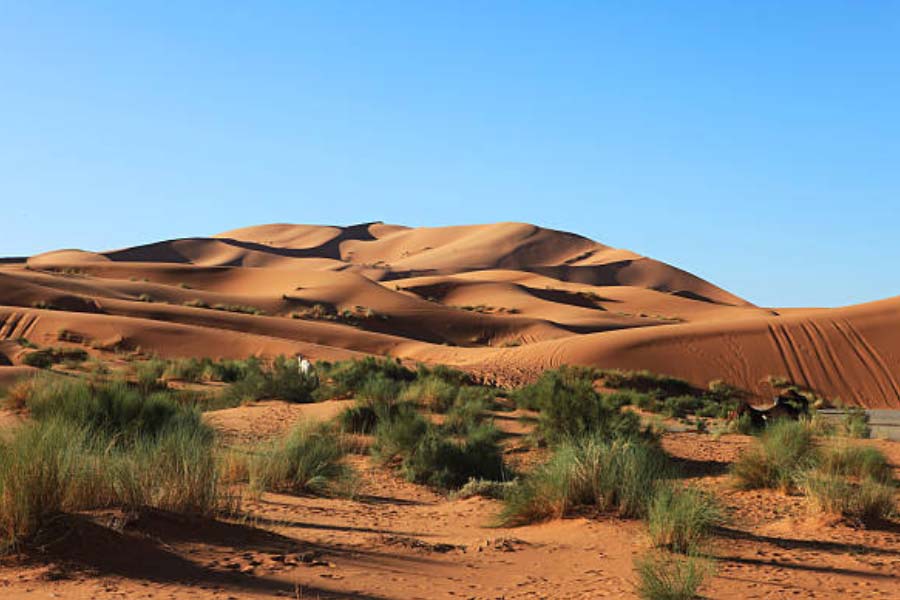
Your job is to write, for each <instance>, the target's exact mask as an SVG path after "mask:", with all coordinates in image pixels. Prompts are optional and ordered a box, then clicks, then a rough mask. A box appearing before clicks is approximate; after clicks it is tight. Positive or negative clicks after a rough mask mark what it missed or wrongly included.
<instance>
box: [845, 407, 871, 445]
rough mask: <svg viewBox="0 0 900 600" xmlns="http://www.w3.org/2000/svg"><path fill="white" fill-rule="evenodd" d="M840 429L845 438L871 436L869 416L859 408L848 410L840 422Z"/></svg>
mask: <svg viewBox="0 0 900 600" xmlns="http://www.w3.org/2000/svg"><path fill="white" fill-rule="evenodd" d="M841 429H842V431H843V432H844V435H846V436H847V437H853V438H867V437H869V435H870V434H871V430H870V429H869V416H868V415H867V414H866V411H865V410H863V409H861V408H855V407H853V408H848V409H847V412H846V414H845V415H844V417H843V419H842V420H841Z"/></svg>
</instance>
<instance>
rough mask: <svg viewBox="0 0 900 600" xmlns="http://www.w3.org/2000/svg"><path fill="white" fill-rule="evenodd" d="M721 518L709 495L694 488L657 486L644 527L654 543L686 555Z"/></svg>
mask: <svg viewBox="0 0 900 600" xmlns="http://www.w3.org/2000/svg"><path fill="white" fill-rule="evenodd" d="M721 519H722V512H721V509H720V508H719V505H718V503H717V502H716V501H715V498H713V497H712V496H710V495H708V494H704V493H702V492H700V491H699V490H696V489H694V488H684V489H679V488H675V487H673V486H671V485H669V486H659V488H658V489H657V491H656V495H655V496H654V497H653V501H652V502H651V503H650V507H649V509H648V511H647V529H648V531H649V533H650V539H651V540H653V543H654V544H655V545H656V546H659V547H664V548H667V549H669V550H672V551H673V552H681V553H683V554H686V553H689V552H694V551H697V550H699V549H700V547H701V545H702V543H703V542H704V541H705V540H706V539H707V538H708V537H709V535H710V532H711V531H712V528H713V527H714V526H715V525H716V524H718V523H719V522H720V521H721Z"/></svg>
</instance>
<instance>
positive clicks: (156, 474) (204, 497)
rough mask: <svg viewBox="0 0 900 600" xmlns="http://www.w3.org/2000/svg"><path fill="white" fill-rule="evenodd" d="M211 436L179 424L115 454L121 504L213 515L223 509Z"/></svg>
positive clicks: (190, 425) (193, 426) (195, 426)
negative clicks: (221, 507)
mask: <svg viewBox="0 0 900 600" xmlns="http://www.w3.org/2000/svg"><path fill="white" fill-rule="evenodd" d="M213 441H214V440H213V435H212V431H211V430H209V429H208V428H206V427H205V426H202V425H200V424H197V423H191V422H189V421H180V422H174V423H171V424H169V425H167V426H165V427H164V428H163V429H162V430H161V431H160V432H159V433H158V434H157V435H155V436H152V437H150V436H143V437H139V438H138V439H137V441H136V442H135V443H134V444H133V446H132V447H130V448H124V449H119V451H118V452H117V453H115V454H113V455H112V459H113V474H114V487H115V489H116V492H117V499H116V500H117V504H121V505H122V506H125V507H126V508H131V509H139V508H142V507H152V508H157V509H160V510H167V511H171V512H177V513H187V514H199V515H211V514H214V513H215V512H216V511H217V510H218V509H219V508H220V502H221V500H222V498H221V496H220V490H219V468H218V464H217V462H216V457H215V453H214V448H213Z"/></svg>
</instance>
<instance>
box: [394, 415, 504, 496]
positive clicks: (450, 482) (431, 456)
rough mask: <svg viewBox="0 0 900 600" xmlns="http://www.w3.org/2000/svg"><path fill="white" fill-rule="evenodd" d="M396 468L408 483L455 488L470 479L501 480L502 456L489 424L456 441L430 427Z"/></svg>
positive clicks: (494, 432)
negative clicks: (399, 466) (398, 467)
mask: <svg viewBox="0 0 900 600" xmlns="http://www.w3.org/2000/svg"><path fill="white" fill-rule="evenodd" d="M400 469H401V472H402V473H403V474H404V476H405V477H406V478H407V479H408V480H410V481H414V482H416V483H424V484H427V485H430V486H433V487H437V488H441V489H452V488H458V487H460V486H461V485H463V484H464V483H465V482H466V481H468V480H469V479H471V478H473V477H474V478H478V479H493V480H498V479H502V478H503V475H504V471H503V455H502V452H501V449H500V447H499V446H498V445H497V430H496V429H494V427H493V425H492V424H483V425H481V426H478V427H477V428H475V429H471V430H469V431H468V433H467V435H466V437H465V438H464V439H463V440H462V441H457V440H455V439H451V438H450V437H448V436H447V435H446V434H444V433H443V432H442V431H441V429H439V428H437V427H434V426H430V427H428V428H427V429H426V432H425V434H424V435H423V436H422V437H421V438H420V439H419V440H418V443H417V444H416V446H415V447H414V448H413V450H412V452H411V453H408V454H406V455H405V456H403V462H402V464H401V468H400Z"/></svg>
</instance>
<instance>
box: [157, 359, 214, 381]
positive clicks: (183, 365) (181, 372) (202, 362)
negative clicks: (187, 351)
mask: <svg viewBox="0 0 900 600" xmlns="http://www.w3.org/2000/svg"><path fill="white" fill-rule="evenodd" d="M210 362H211V361H209V359H199V358H176V359H175V360H171V361H169V363H168V365H167V366H166V369H165V372H164V373H163V375H162V376H163V377H165V378H167V379H177V380H179V381H187V382H191V383H197V382H199V381H202V380H203V374H204V373H205V372H206V370H207V366H208V365H209V364H210Z"/></svg>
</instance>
